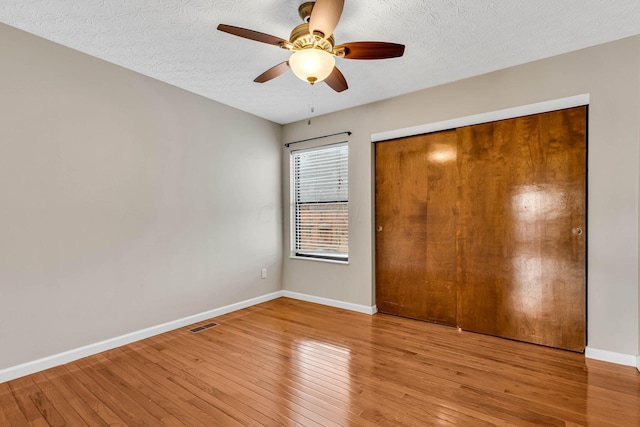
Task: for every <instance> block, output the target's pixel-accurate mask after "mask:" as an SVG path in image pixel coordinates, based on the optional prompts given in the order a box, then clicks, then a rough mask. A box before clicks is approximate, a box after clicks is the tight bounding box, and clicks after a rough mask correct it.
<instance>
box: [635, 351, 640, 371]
mask: <svg viewBox="0 0 640 427" xmlns="http://www.w3.org/2000/svg"><path fill="white" fill-rule="evenodd" d="M636 369H638V372H640V354H639V355H637V356H636Z"/></svg>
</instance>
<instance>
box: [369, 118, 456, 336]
mask: <svg viewBox="0 0 640 427" xmlns="http://www.w3.org/2000/svg"><path fill="white" fill-rule="evenodd" d="M456 145H457V136H456V132H455V131H453V130H452V131H445V132H438V133H432V134H428V135H420V136H415V137H411V138H405V139H402V140H397V141H392V142H387V143H380V144H377V145H376V283H377V286H376V288H377V289H376V295H377V307H378V310H380V311H381V312H384V313H391V314H397V315H400V316H405V317H411V318H415V319H422V320H429V321H433V322H438V323H443V324H447V325H455V324H456V242H455V239H456V217H455V209H456V188H457V184H456V183H457V167H456Z"/></svg>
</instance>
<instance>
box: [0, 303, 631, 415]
mask: <svg viewBox="0 0 640 427" xmlns="http://www.w3.org/2000/svg"><path fill="white" fill-rule="evenodd" d="M214 320H215V321H216V322H218V323H219V326H217V327H214V328H212V329H207V330H205V331H203V332H200V333H198V334H192V333H190V332H188V331H187V328H184V329H179V330H176V331H173V332H169V333H166V334H163V335H160V336H157V337H154V338H150V339H147V340H144V341H140V342H137V343H134V344H131V345H128V346H125V347H121V348H118V349H115V350H111V351H108V352H105V353H102V354H99V355H96V356H92V357H88V358H86V359H83V360H80V361H77V362H73V363H69V364H67V365H65V366H61V367H57V368H53V369H50V370H48V371H45V372H41V373H38V374H35V375H31V376H28V377H24V378H21V379H18V380H15V381H11V382H8V383H4V384H0V425H3V426H4V425H8V426H22V425H34V426H47V425H52V426H59V425H69V426H81V425H92V426H94V425H96V426H98V425H150V426H156V425H203V426H246V425H254V426H258V425H301V426H319V425H322V426H337V425H342V426H345V425H352V426H360V425H362V426H373V425H376V426H405V425H406V426H429V425H439V426H442V425H445V426H446V425H462V426H490V425H523V426H540V425H544V426H578V425H597V426H640V373H638V372H637V370H636V369H635V368H632V367H624V366H617V365H612V364H608V363H604V362H597V361H592V360H586V361H585V358H584V356H582V355H580V354H575V353H569V352H566V351H561V350H554V349H550V348H545V347H539V346H535V345H531V344H524V343H519V342H513V341H508V340H503V339H499V338H493V337H487V336H482V335H477V334H473V333H467V332H462V333H460V332H458V331H457V330H456V329H453V328H447V327H443V326H438V325H433V324H429V323H424V322H419V321H414V320H407V319H402V318H398V317H393V316H388V315H382V314H377V315H374V316H368V315H364V314H358V313H353V312H348V311H343V310H339V309H334V308H329V307H323V306H320V305H315V304H309V303H304V302H299V301H294V300H291V299H287V298H281V299H278V300H275V301H271V302H268V303H265V304H261V305H258V306H254V307H251V308H248V309H245V310H242V311H238V312H235V313H231V314H228V315H225V316H221V317H218V318H216V319H214ZM203 323H207V322H203Z"/></svg>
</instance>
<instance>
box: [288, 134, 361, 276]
mask: <svg viewBox="0 0 640 427" xmlns="http://www.w3.org/2000/svg"><path fill="white" fill-rule="evenodd" d="M336 146H345V147H346V149H347V167H346V177H347V199H346V200H335V201H328V202H327V201H322V202H307V203H298V200H297V197H298V188H297V168H296V164H295V156H296V154H300V153H304V152H309V151H321V150H323V149H328V148H332V147H336ZM289 174H290V191H289V193H290V201H291V212H290V220H289V226H290V256H289V257H290V258H293V259H305V260H314V261H324V262H331V263H338V264H348V263H349V228H350V227H349V211H350V209H349V208H350V204H349V179H348V177H349V142H348V141H340V142H335V143H331V144H325V145H317V146H313V147H308V148H301V149H296V150H291V151H290V152H289ZM332 203H333V204H338V203H344V204H346V213H347V219H346V221H347V252H346V253H345V254H344V255H330V254H322V253H305V252H300V251H299V249H298V248H299V246H298V243H299V234H298V233H299V225H300V216H299V215H298V213H299V206H301V205H314V204H315V205H319V204H332Z"/></svg>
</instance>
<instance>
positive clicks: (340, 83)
mask: <svg viewBox="0 0 640 427" xmlns="http://www.w3.org/2000/svg"><path fill="white" fill-rule="evenodd" d="M324 82H325V83H326V84H328V85H329V87H330V88H331V89H333V90H335V91H336V92H342V91H343V90H347V89H349V86H347V80H346V79H345V78H344V76H343V75H342V73H341V72H340V70H338V67H333V71H332V72H331V74H329V77H327V78H326V79H324Z"/></svg>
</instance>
